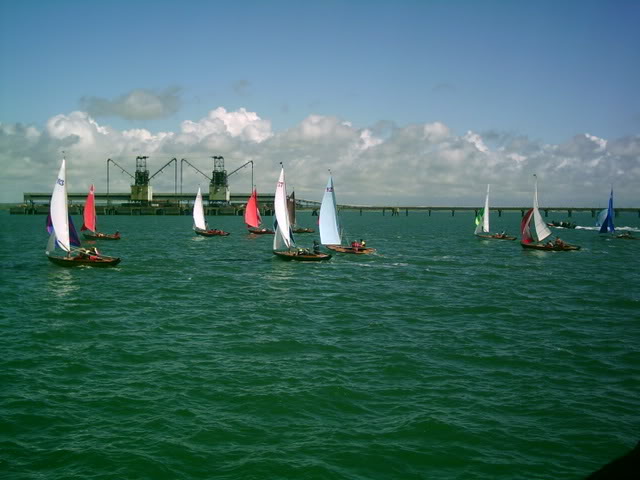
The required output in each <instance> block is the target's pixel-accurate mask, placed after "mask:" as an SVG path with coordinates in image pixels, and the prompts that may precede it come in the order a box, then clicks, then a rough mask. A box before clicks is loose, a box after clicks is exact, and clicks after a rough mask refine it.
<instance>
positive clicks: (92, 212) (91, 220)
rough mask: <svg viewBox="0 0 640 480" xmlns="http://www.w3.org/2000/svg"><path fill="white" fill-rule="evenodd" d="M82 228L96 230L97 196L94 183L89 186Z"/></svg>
mask: <svg viewBox="0 0 640 480" xmlns="http://www.w3.org/2000/svg"><path fill="white" fill-rule="evenodd" d="M80 230H83V231H84V230H91V231H92V232H95V231H96V198H95V194H94V192H93V185H91V187H90V188H89V195H87V201H86V202H85V204H84V223H83V225H82V228H81V229H80Z"/></svg>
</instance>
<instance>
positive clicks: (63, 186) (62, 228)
mask: <svg viewBox="0 0 640 480" xmlns="http://www.w3.org/2000/svg"><path fill="white" fill-rule="evenodd" d="M47 230H48V232H49V241H48V243H47V249H46V251H45V252H46V255H47V258H48V259H49V260H50V261H51V262H52V263H55V264H57V265H62V266H65V267H73V266H78V265H86V266H92V267H108V266H113V265H117V264H118V263H120V258H117V257H108V256H106V255H102V254H100V253H98V251H97V249H95V248H93V249H85V248H81V243H80V238H79V237H78V232H77V231H76V229H75V227H74V225H73V220H72V219H71V216H70V215H69V207H68V202H67V171H66V160H65V159H64V158H63V159H62V164H61V165H60V170H59V171H58V176H57V178H56V183H55V185H54V187H53V193H52V194H51V204H50V207H49V216H48V218H47ZM58 249H59V250H61V251H62V254H58V253H57V250H58Z"/></svg>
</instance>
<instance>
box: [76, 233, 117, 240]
mask: <svg viewBox="0 0 640 480" xmlns="http://www.w3.org/2000/svg"><path fill="white" fill-rule="evenodd" d="M82 235H83V236H84V238H86V239H89V240H120V234H119V233H100V232H95V233H89V232H83V234H82Z"/></svg>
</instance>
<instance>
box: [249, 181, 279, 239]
mask: <svg viewBox="0 0 640 480" xmlns="http://www.w3.org/2000/svg"><path fill="white" fill-rule="evenodd" d="M244 223H246V224H247V228H248V229H249V233H254V234H256V235H264V234H271V235H273V234H274V233H275V232H274V231H273V230H271V229H269V228H264V227H261V226H260V225H262V217H261V216H260V207H259V205H258V192H257V191H256V189H255V188H254V189H253V191H252V192H251V196H250V197H249V201H248V202H247V206H246V208H245V209H244Z"/></svg>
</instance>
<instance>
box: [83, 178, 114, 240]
mask: <svg viewBox="0 0 640 480" xmlns="http://www.w3.org/2000/svg"><path fill="white" fill-rule="evenodd" d="M83 220H84V222H83V224H82V228H81V229H80V230H81V231H82V232H83V235H84V238H89V239H91V240H98V239H100V240H120V232H116V233H101V232H98V229H97V223H98V217H97V216H96V197H95V191H94V187H93V185H91V187H89V194H88V195H87V200H86V201H85V202H84V212H83Z"/></svg>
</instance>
